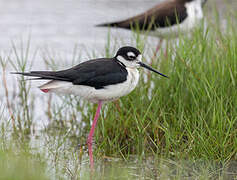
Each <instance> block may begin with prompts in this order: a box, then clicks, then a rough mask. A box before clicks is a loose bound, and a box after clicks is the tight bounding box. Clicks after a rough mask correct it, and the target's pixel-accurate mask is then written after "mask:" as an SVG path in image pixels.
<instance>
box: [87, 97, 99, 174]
mask: <svg viewBox="0 0 237 180" xmlns="http://www.w3.org/2000/svg"><path fill="white" fill-rule="evenodd" d="M101 107H102V101H99V103H98V107H97V110H96V113H95V118H94V120H93V123H92V126H91V130H90V133H89V136H88V139H87V145H88V150H89V157H90V167H91V170H93V169H94V161H93V151H92V139H93V135H94V131H95V127H96V123H97V120H98V118H99V116H100V109H101Z"/></svg>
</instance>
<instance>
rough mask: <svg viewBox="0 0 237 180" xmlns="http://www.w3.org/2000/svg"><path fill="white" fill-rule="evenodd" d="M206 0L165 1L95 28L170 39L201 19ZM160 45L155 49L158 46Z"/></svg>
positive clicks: (187, 30) (188, 29) (192, 26)
mask: <svg viewBox="0 0 237 180" xmlns="http://www.w3.org/2000/svg"><path fill="white" fill-rule="evenodd" d="M206 1H207V0H167V1H164V2H162V3H160V4H158V5H156V6H155V7H153V8H151V9H149V10H147V11H146V12H144V13H142V14H139V15H137V16H134V17H130V18H128V19H125V20H122V21H117V22H111V23H104V24H98V25H97V26H102V27H103V26H108V27H118V28H123V29H136V28H139V29H140V30H142V31H147V30H148V31H149V32H148V33H149V35H151V36H157V37H159V38H160V43H161V42H162V39H163V38H171V37H175V36H177V35H178V34H179V33H187V32H189V31H190V30H191V29H193V28H194V27H195V26H197V25H198V24H199V22H200V20H201V19H202V18H203V10H202V7H203V5H204V4H205V3H206ZM160 43H159V44H158V45H157V47H159V46H160ZM157 50H158V49H157Z"/></svg>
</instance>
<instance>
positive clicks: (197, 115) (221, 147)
mask: <svg viewBox="0 0 237 180" xmlns="http://www.w3.org/2000/svg"><path fill="white" fill-rule="evenodd" d="M215 17H216V20H215V22H214V23H213V22H211V21H209V22H208V26H207V27H206V28H202V27H201V28H199V29H196V30H195V32H194V33H192V36H191V37H187V36H183V37H180V39H179V41H178V43H177V44H176V43H174V42H176V41H174V40H173V41H170V42H169V43H168V45H167V47H169V49H168V51H167V56H165V55H164V53H163V52H164V48H162V49H161V50H160V54H159V56H157V57H156V59H155V60H153V61H152V66H153V67H154V68H156V69H158V70H159V71H160V72H162V73H164V74H166V75H168V76H169V79H167V78H163V77H160V76H157V75H156V74H154V73H147V72H144V70H141V71H142V72H141V74H142V76H141V78H140V81H139V85H138V87H137V88H136V89H135V90H134V91H133V92H132V93H131V94H129V95H128V96H125V97H122V98H121V99H120V100H119V101H117V102H115V103H112V102H111V103H106V104H105V105H104V106H103V109H102V115H101V117H100V119H99V121H98V126H97V128H96V133H95V146H94V158H95V160H96V171H95V174H94V175H93V176H94V178H95V179H116V178H117V179H134V178H141V179H142V178H146V179H155V178H158V177H160V179H167V178H171V179H183V178H184V177H185V178H191V179H197V178H198V179H225V178H227V177H230V176H231V177H232V178H236V176H237V172H236V170H235V169H236V167H237V165H236V161H237V108H236V107H237V91H236V89H237V28H236V27H237V25H236V23H234V22H233V21H232V20H231V18H226V20H227V24H226V29H225V30H223V29H222V28H221V27H220V24H221V23H219V19H218V16H215ZM236 17H237V15H234V19H236ZM123 41H124V40H121V41H119V40H116V43H117V44H116V45H115V43H114V44H113V43H112V42H113V37H111V36H110V33H108V43H107V44H106V46H105V52H104V53H101V54H105V55H106V56H112V55H113V53H114V52H115V51H116V50H117V48H118V47H119V46H120V45H119V44H120V42H123ZM148 41H149V38H147V37H146V36H145V37H143V36H142V35H136V34H135V33H134V36H133V37H132V39H131V42H133V43H134V44H137V47H138V48H139V49H140V50H141V51H143V54H144V55H145V57H146V58H145V59H149V58H151V57H152V55H153V54H151V53H150V49H155V48H154V47H151V46H150V45H149V44H150V42H148ZM147 44H148V45H147ZM112 46H113V47H112ZM111 49H113V51H111ZM30 51H32V50H31V49H30V40H29V41H27V43H26V46H23V45H22V49H17V47H16V45H15V44H14V43H13V48H12V54H11V55H10V56H9V57H1V58H0V60H1V67H2V68H1V69H2V72H5V73H6V67H9V66H11V67H12V68H13V69H14V70H16V71H28V70H30V69H31V67H32V62H33V61H30V60H32V58H34V57H35V53H33V56H32V57H29V52H30ZM35 52H36V51H35ZM73 52H74V53H73V54H74V55H73V57H72V64H77V63H78V62H77V60H78V59H80V58H79V54H80V50H79V51H78V50H77V47H76V46H75V49H74V50H73ZM92 56H93V57H94V56H96V54H94V52H93V54H92ZM98 56H100V55H98ZM43 57H44V58H43V59H44V63H45V66H46V67H47V68H49V69H58V68H59V67H57V63H56V62H57V60H56V59H54V57H52V56H51V55H50V54H49V55H48V54H43ZM8 62H10V63H8ZM42 62H43V61H42ZM3 82H4V78H3ZM17 83H18V84H17V85H18V86H17V88H18V89H19V90H17V91H14V92H13V93H12V94H11V93H10V92H8V88H7V87H5V88H4V89H5V94H6V97H5V100H4V103H3V105H0V121H1V138H0V139H1V145H0V162H1V163H0V165H1V167H2V168H1V170H0V174H1V175H0V179H1V178H2V177H3V179H21V177H22V179H89V177H90V176H91V174H90V172H89V171H88V168H89V165H88V156H87V152H86V149H87V147H86V146H85V147H84V146H83V145H84V144H85V143H86V137H87V134H88V132H89V129H90V123H91V121H92V119H93V116H94V114H95V110H96V105H93V104H91V103H88V102H84V101H82V100H81V99H79V98H78V97H74V96H56V95H53V96H54V100H52V98H51V96H49V95H48V97H47V99H43V100H42V101H44V102H45V103H44V104H46V106H45V107H44V109H45V115H44V117H42V118H45V119H48V122H49V125H48V126H47V127H45V128H44V129H43V130H42V131H40V132H39V131H36V130H35V123H36V122H37V121H38V119H37V118H36V117H35V116H36V114H37V111H36V110H35V108H34V107H35V105H36V103H37V102H36V101H35V100H37V98H41V97H43V95H38V96H40V97H36V96H35V95H34V92H33V91H34V90H35V88H34V89H33V88H32V84H31V82H29V81H25V79H24V77H19V79H18V81H17ZM46 96H47V95H45V97H46ZM5 101H6V102H7V103H6V105H5ZM5 112H7V113H8V114H9V117H8V116H6V113H5ZM13 112H14V113H13ZM78 144H81V146H77V145H78ZM77 147H78V148H77ZM110 160H112V161H111V162H110ZM231 168H232V169H231ZM32 169H34V171H32ZM36 169H37V171H36ZM118 170H119V171H118ZM12 172H14V173H12ZM228 173H229V174H228ZM230 173H232V174H231V175H230ZM30 177H32V178H30ZM37 177H38V178H37Z"/></svg>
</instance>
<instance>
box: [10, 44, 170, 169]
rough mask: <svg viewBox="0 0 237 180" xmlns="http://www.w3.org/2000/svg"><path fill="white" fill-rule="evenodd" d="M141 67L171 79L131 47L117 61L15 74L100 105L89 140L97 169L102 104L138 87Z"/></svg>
mask: <svg viewBox="0 0 237 180" xmlns="http://www.w3.org/2000/svg"><path fill="white" fill-rule="evenodd" d="M139 67H144V68H146V69H148V70H150V71H153V72H155V73H157V74H160V75H162V76H164V77H167V76H165V75H164V74H161V73H160V72H158V71H157V70H155V69H153V68H151V67H150V66H148V65H146V64H144V63H143V62H142V54H141V53H140V51H139V50H138V49H136V48H134V47H130V46H126V47H122V48H120V49H119V50H118V51H117V54H116V55H115V57H113V58H100V59H93V60H89V61H86V62H83V63H80V64H78V65H77V66H74V67H72V68H70V69H66V70H61V71H31V72H28V73H27V72H15V73H14V74H21V75H24V76H33V77H36V78H35V79H36V80H37V79H41V80H49V82H47V83H46V84H43V85H41V86H40V87H39V88H40V90H42V91H43V92H45V93H47V92H54V93H63V94H74V95H78V96H80V97H82V98H84V99H86V100H89V101H91V102H94V103H98V108H97V111H96V115H95V118H94V121H93V123H92V127H91V130H90V133H89V136H88V140H87V143H88V149H89V157H90V164H91V168H92V169H93V166H94V163H93V154H92V138H93V134H94V130H95V126H96V123H97V119H98V117H99V114H100V109H101V106H102V103H103V102H106V101H113V100H116V99H118V98H120V97H122V96H125V95H127V94H129V93H130V92H131V91H132V90H133V89H134V88H135V87H136V85H137V84H138V80H139V71H138V68H139Z"/></svg>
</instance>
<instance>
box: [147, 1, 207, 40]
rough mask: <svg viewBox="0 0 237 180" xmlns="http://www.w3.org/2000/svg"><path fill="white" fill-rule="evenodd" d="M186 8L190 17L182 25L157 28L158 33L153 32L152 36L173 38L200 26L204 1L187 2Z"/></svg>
mask: <svg viewBox="0 0 237 180" xmlns="http://www.w3.org/2000/svg"><path fill="white" fill-rule="evenodd" d="M185 7H186V8H187V14H188V17H187V18H186V19H185V20H184V21H183V22H182V23H180V24H178V25H173V26H170V27H166V28H157V30H156V31H153V32H152V31H151V35H153V36H158V37H165V38H172V37H175V36H177V35H178V34H179V33H187V32H189V31H190V30H191V29H193V28H194V27H195V26H198V25H199V22H200V20H201V19H202V18H203V11H202V0H195V1H192V2H187V3H185Z"/></svg>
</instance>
